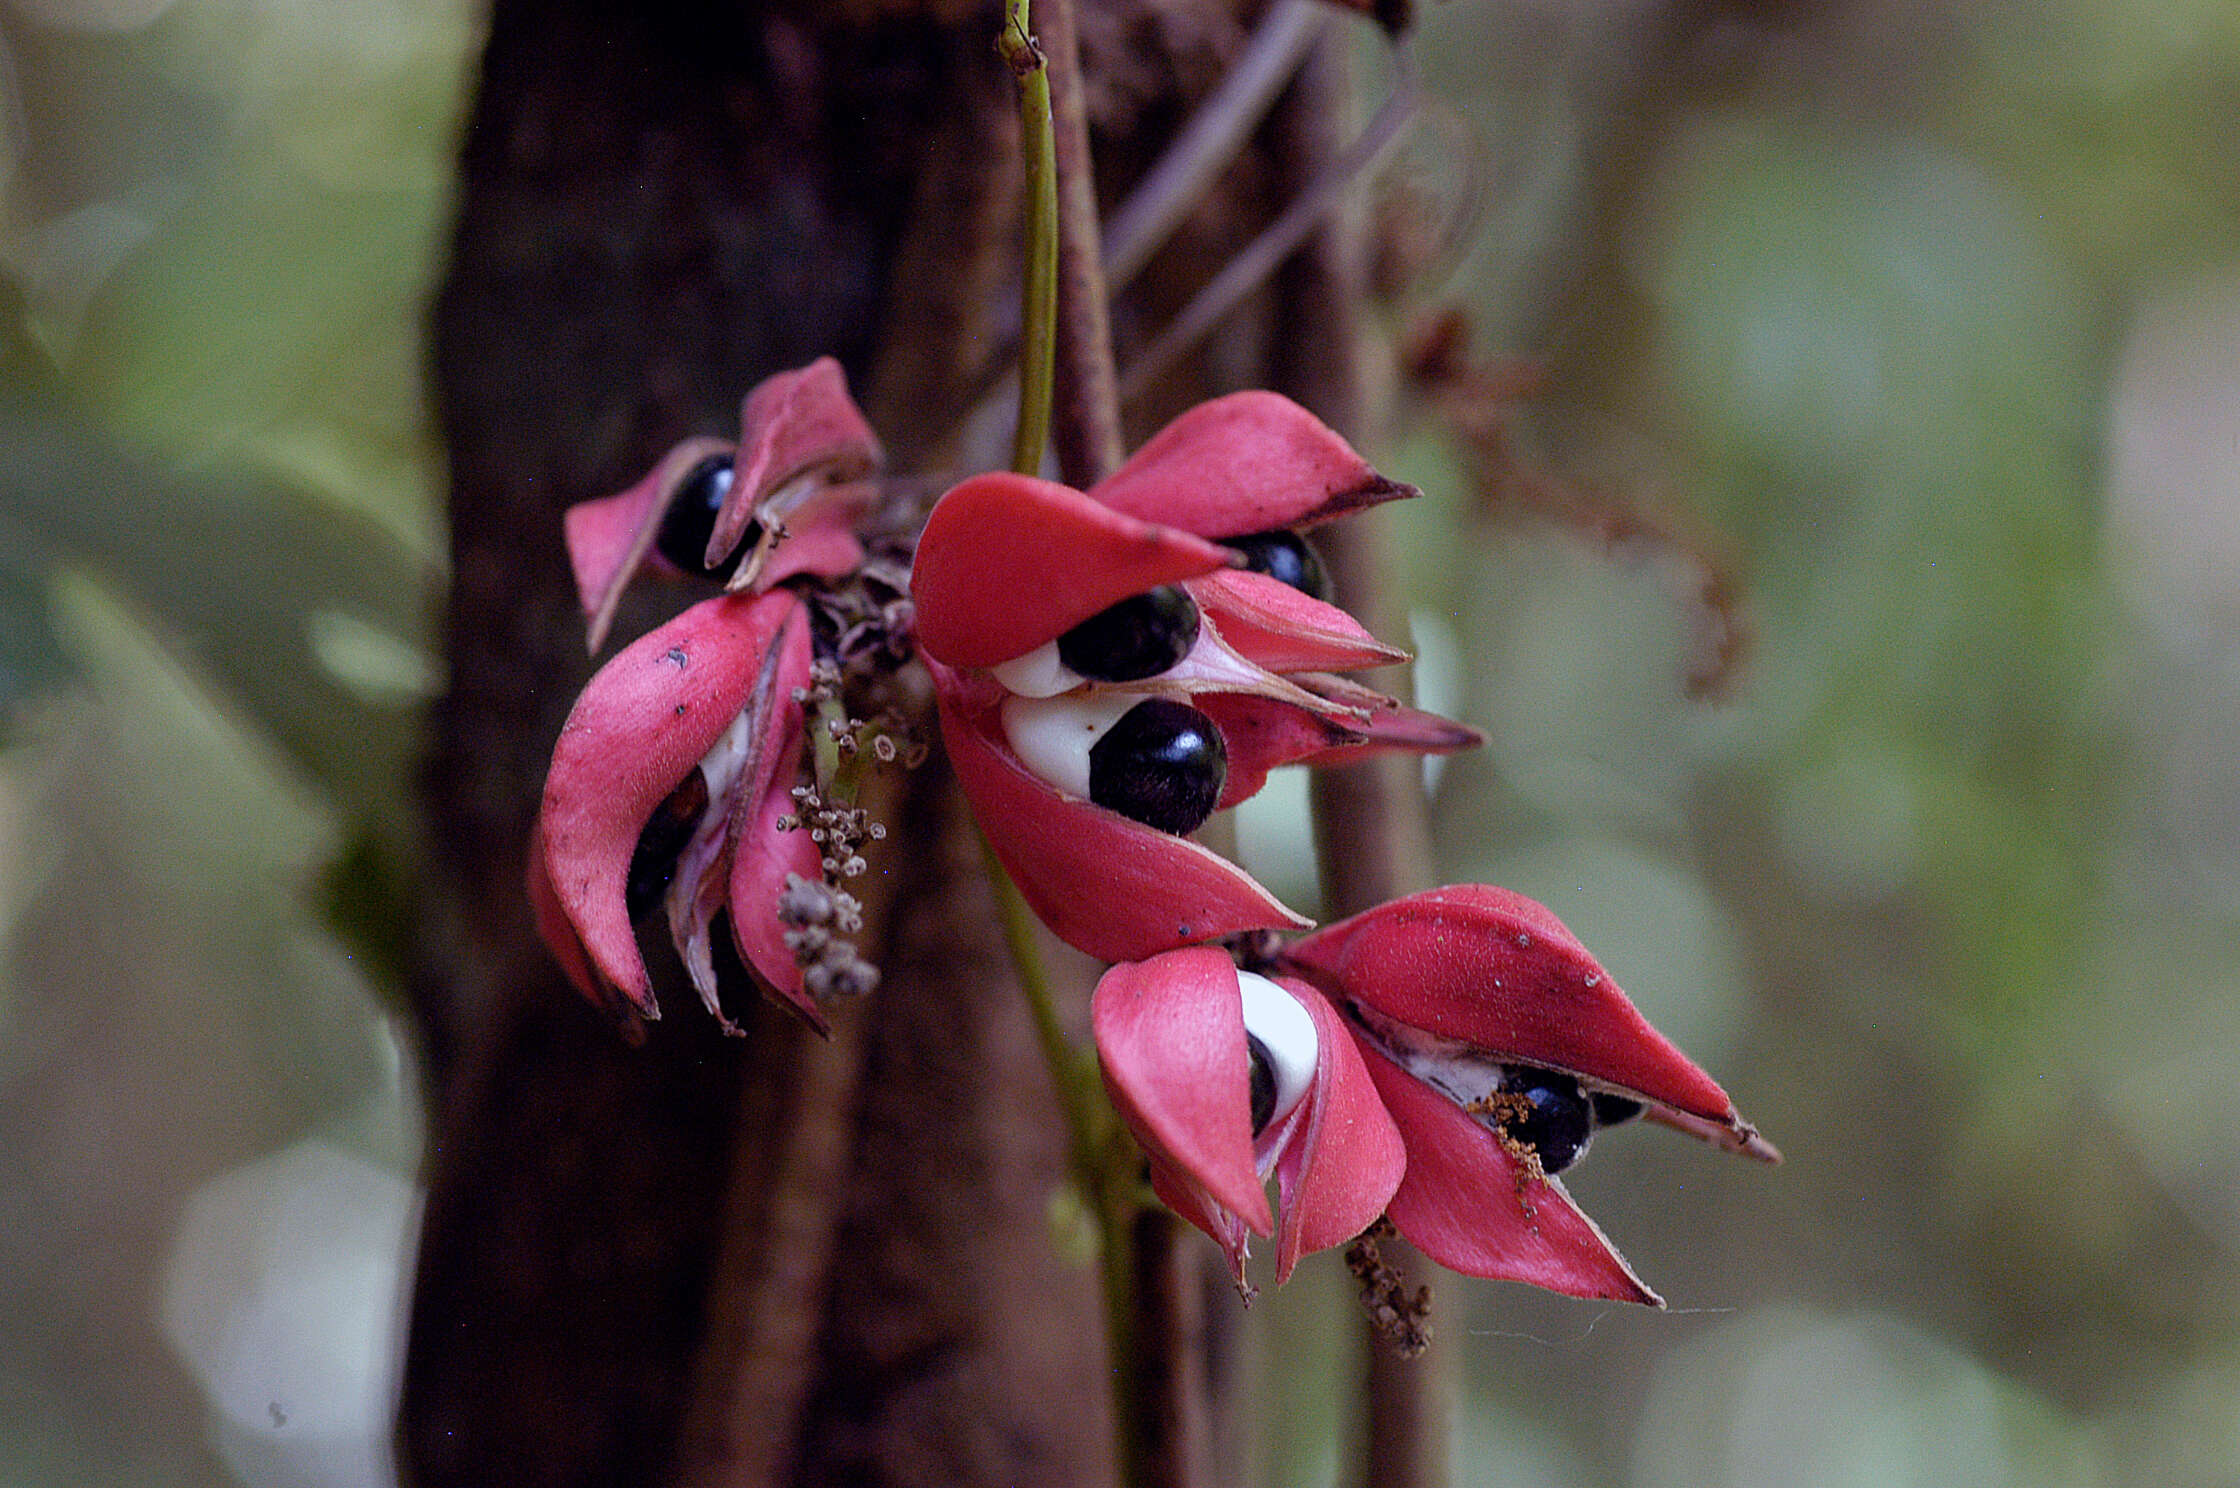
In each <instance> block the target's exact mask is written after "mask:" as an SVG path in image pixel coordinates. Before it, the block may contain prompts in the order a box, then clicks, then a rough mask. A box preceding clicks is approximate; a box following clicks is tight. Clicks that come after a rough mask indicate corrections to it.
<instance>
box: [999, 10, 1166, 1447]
mask: <svg viewBox="0 0 2240 1488" xmlns="http://www.w3.org/2000/svg"><path fill="white" fill-rule="evenodd" d="M1044 4H1045V5H1046V6H1047V7H1048V9H1047V10H1046V11H1045V12H1044V17H1045V23H1046V26H1047V27H1048V28H1049V29H1050V30H1052V32H1053V38H1052V40H1053V51H1054V52H1056V53H1057V54H1058V57H1059V63H1060V66H1061V67H1062V69H1063V71H1064V83H1063V86H1064V87H1065V89H1066V90H1067V91H1066V96H1065V99H1064V103H1063V108H1064V111H1065V112H1064V122H1065V124H1066V126H1067V127H1066V128H1065V131H1064V138H1063V146H1062V148H1063V150H1064V152H1065V161H1066V165H1067V172H1066V177H1067V178H1066V179H1065V180H1064V181H1063V182H1061V180H1060V176H1059V161H1060V150H1061V145H1060V142H1059V140H1058V138H1057V136H1056V133H1055V131H1054V129H1053V125H1052V109H1051V94H1052V79H1051V71H1052V68H1051V65H1050V58H1049V57H1047V56H1046V55H1045V54H1044V52H1043V49H1042V45H1041V43H1040V42H1039V41H1038V39H1037V38H1036V36H1035V34H1034V32H1033V30H1032V29H1031V25H1030V20H1031V13H1030V6H1029V0H1009V3H1008V8H1007V11H1006V16H1005V24H1004V31H1003V37H1002V41H1001V47H1002V50H1003V54H1004V56H1005V58H1006V60H1007V61H1009V62H1010V64H1011V68H1012V71H1013V73H1014V74H1015V75H1016V76H1017V78H1018V80H1019V124H1020V158H1021V163H1022V167H1023V169H1024V171H1025V173H1026V202H1025V217H1026V233H1027V237H1026V245H1025V255H1024V256H1025V270H1024V273H1023V275H1022V284H1023V292H1022V301H1023V303H1022V305H1021V326H1020V338H1019V423H1018V431H1017V435H1016V437H1015V439H1014V441H1013V444H1012V453H1011V468H1012V469H1013V470H1014V471H1016V472H1018V473H1020V474H1022V475H1034V474H1037V473H1038V472H1039V471H1040V469H1041V465H1042V453H1043V449H1044V447H1045V445H1047V444H1048V442H1049V439H1050V433H1051V429H1050V424H1051V410H1052V398H1053V387H1054V383H1055V378H1056V367H1057V362H1058V357H1059V352H1060V347H1061V343H1062V344H1063V348H1064V355H1065V360H1066V370H1067V378H1066V393H1067V417H1066V420H1065V427H1064V428H1063V429H1062V430H1061V431H1060V432H1059V442H1060V451H1061V456H1062V462H1061V468H1062V470H1063V473H1064V474H1065V475H1066V476H1067V477H1068V478H1069V479H1073V480H1076V481H1078V482H1080V483H1081V484H1084V485H1086V484H1088V483H1089V482H1090V481H1092V480H1094V479H1095V478H1096V477H1097V476H1099V475H1101V474H1103V473H1104V471H1105V470H1108V469H1110V468H1111V467H1112V466H1114V465H1116V464H1118V463H1119V458H1120V419H1119V400H1118V398H1117V395H1116V393H1115V391H1114V387H1115V382H1114V377H1113V370H1112V351H1111V341H1110V334H1109V331H1108V329H1107V326H1106V322H1105V318H1104V308H1105V307H1104V281H1103V278H1102V274H1101V271H1100V268H1099V244H1098V235H1097V224H1096V204H1095V195H1094V191H1093V188H1092V186H1091V183H1090V180H1089V174H1088V164H1089V162H1088V133H1087V126H1086V123H1085V121H1084V119H1083V117H1082V112H1081V98H1080V75H1079V70H1078V56H1077V51H1076V47H1075V42H1074V34H1073V24H1072V23H1073V17H1072V12H1071V10H1070V9H1069V8H1068V7H1067V4H1066V0H1044ZM1061 187H1063V188H1064V189H1065V191H1066V192H1067V193H1068V194H1067V195H1066V196H1065V197H1064V198H1063V200H1064V203H1065V205H1066V207H1068V208H1069V209H1070V210H1068V211H1065V212H1061V210H1060V203H1061V195H1060V191H1061ZM1084 215H1085V216H1086V226H1085V227H1084V225H1083V218H1084ZM1061 257H1062V258H1063V259H1064V260H1065V261H1066V276H1067V277H1066V280H1065V284H1064V299H1063V307H1062V308H1063V316H1064V318H1063V322H1062V325H1061V318H1060V317H1061V294H1060V290H1061V286H1060V279H1059V271H1060V260H1061ZM981 851H982V856H983V857H984V858H985V860H986V862H987V869H988V880H989V883H990V885H991V887H992V888H993V891H994V893H995V898H996V905H997V911H998V915H999V917H1000V919H1001V921H1002V924H1003V935H1004V941H1005V944H1006V945H1007V946H1008V947H1009V949H1010V952H1011V960H1012V964H1013V966H1014V967H1015V968H1016V969H1017V972H1018V977H1019V988H1020V991H1021V992H1022V993H1023V994H1024V995H1025V997H1026V1000H1027V1006H1028V1009H1029V1011H1030V1012H1031V1014H1032V1016H1033V1019H1034V1026H1035V1036H1036V1038H1037V1040H1038V1041H1039V1042H1040V1044H1041V1046H1042V1057H1043V1061H1044V1063H1046V1064H1047V1065H1048V1066H1049V1070H1050V1083H1051V1086H1052V1087H1053V1089H1054V1090H1055V1091H1056V1093H1057V1097H1058V1106H1059V1109H1060V1111H1061V1112H1062V1113H1063V1115H1064V1118H1065V1122H1066V1129H1067V1135H1068V1139H1069V1140H1068V1145H1069V1148H1070V1154H1071V1163H1072V1168H1073V1178H1074V1183H1075V1186H1076V1187H1077V1188H1078V1189H1079V1191H1080V1195H1081V1199H1082V1201H1083V1203H1084V1204H1085V1205H1086V1207H1087V1208H1088V1209H1089V1211H1090V1213H1092V1214H1093V1215H1094V1216H1095V1218H1096V1226H1097V1266H1098V1272H1099V1281H1100V1283H1101V1285H1100V1291H1101V1292H1102V1294H1103V1298H1104V1313H1105V1351H1106V1363H1107V1366H1108V1372H1109V1376H1110V1378H1111V1380H1112V1414H1113V1430H1114V1434H1115V1443H1116V1446H1117V1449H1118V1455H1119V1462H1118V1464H1117V1466H1118V1470H1119V1480H1120V1482H1122V1483H1123V1484H1126V1485H1129V1488H1150V1485H1152V1484H1153V1483H1155V1482H1157V1481H1160V1479H1158V1478H1154V1477H1152V1476H1150V1475H1149V1474H1150V1469H1151V1460H1152V1449H1151V1447H1150V1445H1149V1443H1148V1441H1147V1438H1146V1434H1145V1432H1144V1431H1143V1430H1142V1422H1143V1421H1144V1419H1145V1408H1144V1400H1143V1397H1144V1390H1143V1386H1142V1379H1143V1370H1142V1368H1141V1360H1140V1359H1139V1357H1138V1345H1139V1336H1138V1335H1139V1330H1138V1328H1137V1326H1136V1324H1137V1299H1138V1291H1139V1282H1140V1280H1141V1278H1140V1276H1139V1274H1138V1269H1137V1261H1138V1249H1137V1245H1136V1243H1135V1241H1136V1229H1137V1221H1138V1220H1139V1218H1140V1217H1141V1216H1142V1213H1143V1206H1142V1204H1141V1203H1140V1201H1139V1200H1138V1198H1137V1188H1138V1183H1137V1180H1136V1169H1137V1166H1138V1162H1139V1159H1138V1158H1137V1157H1136V1154H1135V1149H1134V1145H1133V1143H1132V1142H1130V1141H1129V1139H1128V1138H1127V1136H1126V1134H1125V1133H1124V1132H1123V1131H1122V1130H1121V1127H1120V1124H1119V1121H1118V1119H1117V1118H1116V1117H1115V1115H1114V1114H1113V1111H1112V1108H1111V1106H1110V1104H1109V1103H1108V1102H1106V1100H1105V1099H1104V1094H1103V1089H1102V1086H1101V1085H1100V1084H1099V1082H1098V1080H1097V1077H1096V1075H1095V1072H1094V1070H1093V1068H1092V1067H1091V1066H1090V1065H1089V1063H1088V1061H1086V1060H1085V1059H1084V1058H1083V1057H1082V1055H1081V1053H1080V1052H1079V1051H1078V1050H1077V1049H1076V1048H1075V1047H1074V1044H1073V1041H1072V1039H1070V1038H1069V1037H1068V1036H1067V1034H1066V1030H1065V1025H1064V1022H1063V1020H1062V1019H1061V1018H1060V1017H1059V1015H1058V1006H1057V999H1056V996H1055V994H1054V992H1053V989H1052V987H1051V982H1050V976H1049V972H1048V970H1047V968H1046V967H1045V966H1044V965H1043V960H1042V949H1041V944H1040V942H1039V941H1038V940H1037V939H1036V928H1035V919H1034V914H1033V912H1032V911H1031V910H1030V909H1029V908H1028V906H1027V903H1026V900H1025V899H1024V898H1023V897H1022V896H1021V895H1020V893H1019V888H1018V885H1017V884H1015V883H1014V882H1013V881H1012V879H1011V876H1010V874H1009V873H1007V872H1006V871H1005V870H1004V867H1003V865H1002V863H1000V862H999V861H997V859H996V856H995V852H994V850H993V848H991V847H990V846H989V845H988V842H987V839H986V838H985V837H983V838H982V839H981ZM1165 1480H1167V1481H1172V1480H1173V1479H1172V1476H1171V1475H1165Z"/></svg>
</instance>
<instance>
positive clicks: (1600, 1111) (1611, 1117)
mask: <svg viewBox="0 0 2240 1488" xmlns="http://www.w3.org/2000/svg"><path fill="white" fill-rule="evenodd" d="M1588 1100H1590V1101H1591V1102H1593V1104H1594V1124H1595V1125H1596V1126H1619V1125H1622V1124H1623V1123H1625V1122H1628V1121H1631V1120H1632V1119H1633V1118H1634V1117H1636V1116H1638V1115H1640V1114H1641V1102H1639V1101H1637V1100H1635V1099H1634V1098H1633V1097H1632V1096H1630V1095H1612V1094H1610V1093H1609V1092H1608V1091H1606V1090H1597V1091H1596V1092H1595V1093H1594V1094H1593V1095H1591V1096H1589V1097H1588Z"/></svg>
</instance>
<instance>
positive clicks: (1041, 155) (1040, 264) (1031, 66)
mask: <svg viewBox="0 0 2240 1488" xmlns="http://www.w3.org/2000/svg"><path fill="white" fill-rule="evenodd" d="M996 45H997V50H998V51H1000V52H1002V54H1003V59H1004V61H1005V62H1006V63H1008V64H1009V65H1010V68H1011V73H1012V76H1013V77H1015V78H1017V79H1018V82H1019V160H1020V167H1021V170H1022V173H1023V174H1024V176H1025V180H1024V182H1023V183H1022V184H1023V185H1024V186H1025V188H1026V201H1025V204H1024V215H1025V217H1026V246H1025V254H1024V257H1025V267H1024V269H1023V270H1022V274H1021V278H1022V283H1021V285H1020V302H1021V305H1020V324H1021V327H1022V329H1021V332H1020V335H1021V337H1022V338H1023V339H1022V341H1021V343H1020V347H1019V367H1020V379H1019V424H1018V428H1017V430H1016V431H1015V432H1014V433H1013V435H1012V441H1011V468H1012V469H1013V470H1016V471H1018V472H1020V473H1021V474H1023V475H1032V474H1034V473H1035V472H1036V471H1038V470H1040V469H1041V468H1042V450H1043V446H1044V445H1045V444H1047V443H1048V442H1049V438H1050V398H1051V369H1052V367H1053V366H1054V365H1055V358H1054V356H1053V354H1052V350H1053V349H1052V343H1051V337H1052V334H1053V332H1054V329H1055V327H1056V324H1057V312H1056V305H1057V303H1058V255H1057V251H1056V245H1057V222H1058V161H1057V156H1056V154H1055V153H1054V151H1053V150H1052V145H1051V127H1050V68H1049V65H1048V61H1047V59H1046V58H1045V57H1044V55H1043V52H1042V48H1041V46H1040V45H1039V44H1038V43H1037V42H1036V39H1035V35H1034V32H1033V30H1032V29H1031V25H1030V19H1029V16H1028V0H1010V3H1009V6H1008V8H1007V10H1006V12H1005V15H1004V24H1003V34H1002V36H1001V38H1000V39H999V40H998V42H997V44H996Z"/></svg>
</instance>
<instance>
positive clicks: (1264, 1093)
mask: <svg viewBox="0 0 2240 1488" xmlns="http://www.w3.org/2000/svg"><path fill="white" fill-rule="evenodd" d="M1244 1047H1245V1052H1246V1053H1248V1054H1250V1055H1251V1056H1252V1134H1253V1135H1254V1136H1256V1137H1257V1136H1259V1135H1260V1133H1262V1132H1264V1131H1266V1130H1267V1129H1268V1123H1269V1122H1271V1121H1273V1120H1275V1119H1276V1061H1275V1057H1274V1056H1273V1055H1271V1054H1270V1053H1269V1052H1268V1046H1267V1045H1266V1044H1263V1043H1261V1042H1260V1040H1258V1039H1257V1038H1254V1037H1253V1036H1252V1035H1251V1034H1249V1033H1248V1034H1246V1035H1245V1036H1244Z"/></svg>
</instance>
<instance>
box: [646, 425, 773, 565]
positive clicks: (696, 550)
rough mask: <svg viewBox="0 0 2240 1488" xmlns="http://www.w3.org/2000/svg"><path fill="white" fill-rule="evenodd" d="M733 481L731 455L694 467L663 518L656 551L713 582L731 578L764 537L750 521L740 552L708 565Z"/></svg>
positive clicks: (739, 548) (657, 537)
mask: <svg viewBox="0 0 2240 1488" xmlns="http://www.w3.org/2000/svg"><path fill="white" fill-rule="evenodd" d="M731 478H732V476H731V457H730V456H729V455H710V456H708V458H707V459H705V460H702V461H701V462H700V463H699V464H697V465H695V466H693V467H692V470H691V472H690V473H689V474H687V475H686V476H685V478H684V480H683V481H682V482H680V483H679V484H678V486H677V494H676V496H675V497H674V498H673V499H672V500H671V501H670V502H669V510H668V511H667V512H666V513H665V514H663V516H662V518H661V531H660V532H659V533H658V534H657V535H656V536H655V537H654V540H653V546H654V549H655V550H656V551H657V552H659V553H660V554H661V556H662V557H664V558H666V559H668V560H669V561H670V562H671V563H674V564H675V565H676V566H677V567H679V568H681V569H683V570H684V571H685V572H686V573H688V574H699V575H701V576H703V577H706V578H711V579H728V578H730V577H731V575H732V573H733V572H734V571H735V570H737V568H738V567H739V559H740V558H741V556H743V555H744V554H745V553H746V551H747V550H748V549H749V548H751V547H753V546H754V543H755V539H756V538H757V537H758V536H760V532H759V529H758V528H757V527H756V525H755V524H754V523H752V522H749V523H748V524H747V530H746V532H745V534H744V535H742V536H741V537H740V539H739V546H738V548H737V550H736V551H734V552H733V553H732V554H731V556H730V557H728V558H725V559H724V560H722V561H721V562H719V563H717V564H716V565H715V566H714V567H713V568H711V567H709V566H708V563H707V561H706V560H707V555H708V538H709V537H710V535H712V534H713V533H714V532H715V530H716V513H717V512H718V511H720V510H722V509H723V498H724V497H726V496H728V495H730V494H731Z"/></svg>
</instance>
